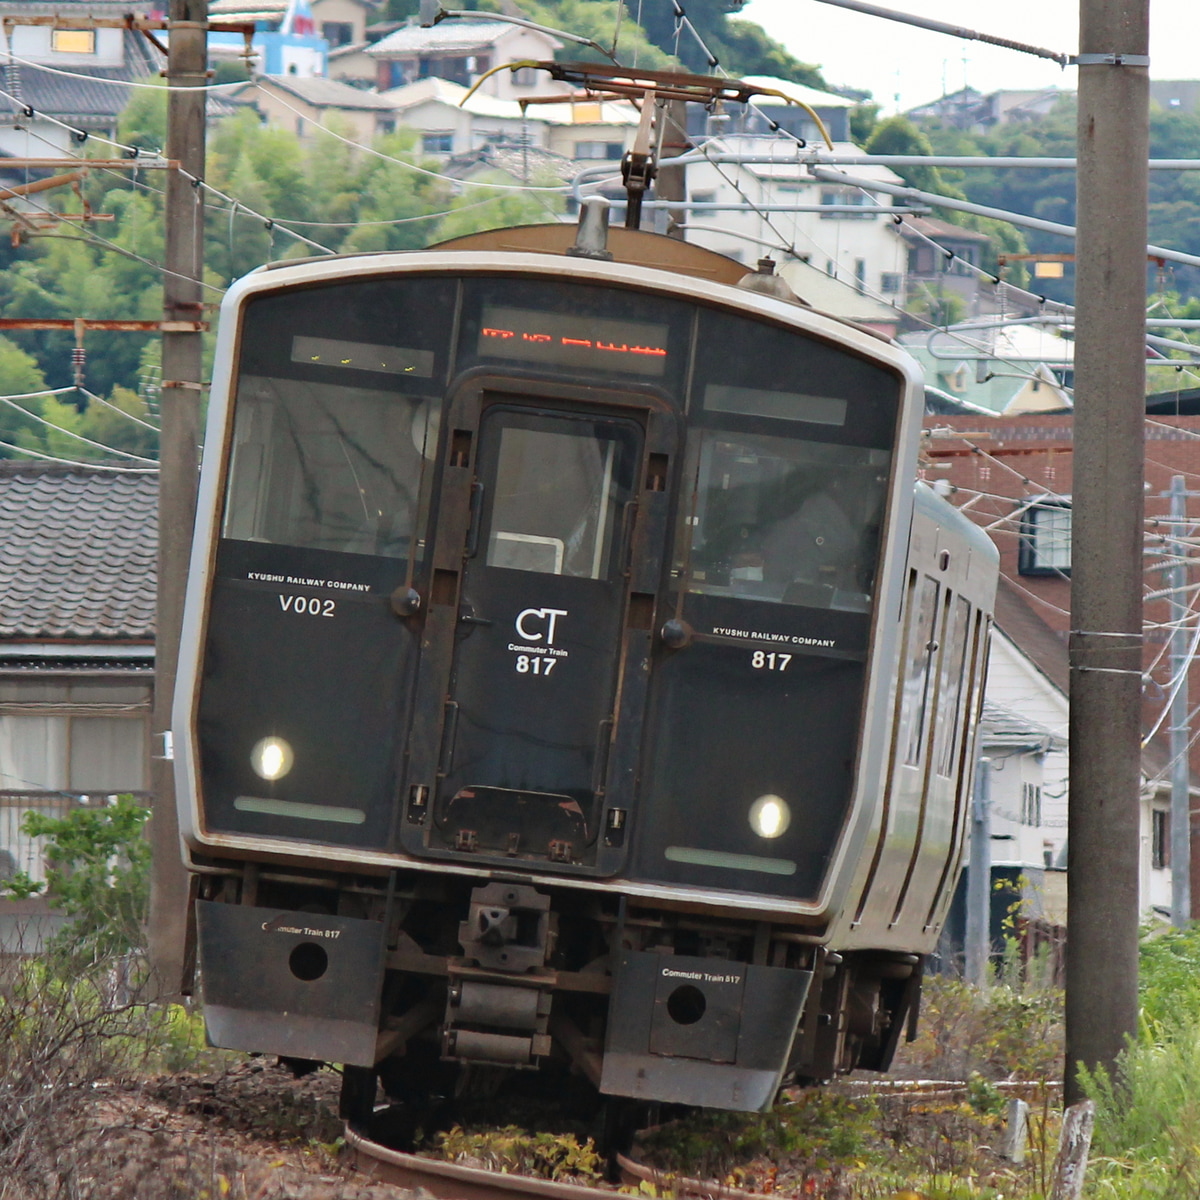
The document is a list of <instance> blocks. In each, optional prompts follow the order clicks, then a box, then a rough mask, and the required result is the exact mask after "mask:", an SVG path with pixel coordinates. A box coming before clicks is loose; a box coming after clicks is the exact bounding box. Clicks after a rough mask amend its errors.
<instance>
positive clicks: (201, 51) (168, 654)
mask: <svg viewBox="0 0 1200 1200" xmlns="http://www.w3.org/2000/svg"><path fill="white" fill-rule="evenodd" d="M168 29H169V31H170V47H169V53H168V56H167V83H168V87H169V89H170V90H169V92H168V98H167V157H168V158H171V159H175V160H177V161H178V163H179V166H180V170H178V171H171V172H169V173H168V175H167V189H166V210H165V220H166V253H165V257H166V267H167V271H168V272H169V274H167V275H166V276H165V277H164V283H163V310H164V312H163V315H164V319H165V320H167V321H199V320H200V318H201V316H202V309H201V307H200V301H201V287H200V283H199V280H200V279H201V278H202V277H203V269H204V208H203V204H202V200H203V195H202V193H201V192H200V190H199V189H198V188H196V187H195V186H194V185H193V184H192V182H191V179H189V178H188V176H191V177H192V178H194V179H203V178H204V117H205V111H204V110H205V101H206V98H207V93H206V92H204V91H202V90H199V89H201V88H202V87H203V86H204V85H205V84H207V83H208V0H171V4H170V23H169V25H168ZM185 171H186V172H187V174H186V175H185V174H183V172H185ZM202 336H203V335H202V334H200V333H199V332H187V333H164V334H163V349H162V375H163V383H162V396H161V401H160V403H161V420H162V433H161V435H160V440H159V462H160V471H159V485H158V617H157V627H156V634H155V650H154V746H155V756H154V759H153V771H152V777H151V785H152V787H153V789H154V812H153V815H152V818H151V821H150V841H151V846H152V848H153V866H152V873H151V886H150V957H151V962H152V964H153V967H154V971H155V976H156V985H157V989H158V992H159V994H160V995H161V996H162V997H164V998H165V997H168V996H172V995H175V994H177V993H178V991H179V988H180V982H181V979H182V969H183V950H184V937H185V933H186V929H187V886H188V884H187V873H186V872H185V871H184V868H183V860H182V857H181V855H180V852H179V822H178V819H177V817H176V814H175V780H174V776H173V774H172V771H173V768H174V764H173V763H172V762H171V761H170V760H169V758H168V757H167V755H169V753H170V750H169V748H168V747H169V738H167V737H164V735H165V734H166V733H167V732H168V731H169V730H170V729H171V703H172V699H173V694H174V691H175V671H176V666H177V664H178V662H179V629H180V625H181V623H182V618H183V596H184V583H185V581H186V579H187V568H188V554H189V552H190V549H191V541H192V526H193V523H194V521H195V516H196V475H197V470H198V468H199V457H198V455H199V451H198V447H199V444H200V393H201V376H202V370H203V367H202Z"/></svg>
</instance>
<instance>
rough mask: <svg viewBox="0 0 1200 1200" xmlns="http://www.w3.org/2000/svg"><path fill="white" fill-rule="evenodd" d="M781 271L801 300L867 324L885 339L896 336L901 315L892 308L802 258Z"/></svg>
mask: <svg viewBox="0 0 1200 1200" xmlns="http://www.w3.org/2000/svg"><path fill="white" fill-rule="evenodd" d="M777 271H778V274H779V275H780V276H781V277H782V278H783V279H784V280H785V281H786V283H787V285H788V286H789V287H790V288H791V289H792V291H793V292H795V293H796V295H797V296H799V297H800V299H801V300H803V301H805V302H806V303H808V304H811V305H812V306H813V308H815V309H817V310H819V311H820V312H823V313H830V314H832V315H833V316H835V317H842V318H844V319H845V320H847V321H854V322H855V324H858V325H865V326H866V327H867V328H868V329H874V330H875V332H876V333H882V334H883V335H884V337H889V338H891V337H895V336H896V332H897V330H898V328H899V324H900V314H899V313H898V312H897V311H896V309H895V308H894V307H893V306H892V305H890V304H885V303H884V302H883V301H882V300H879V299H876V298H875V297H874V296H870V295H867V293H866V292H864V291H862V290H861V289H859V288H856V287H854V286H853V285H852V284H850V283H847V282H846V281H845V280H842V279H836V278H834V276H832V275H829V274H827V273H826V272H824V271H822V270H820V269H819V268H817V267H814V266H813V265H812V263H809V262H804V261H803V260H801V259H798V258H785V259H784V260H783V261H782V262H780V263H779V266H778V268H777Z"/></svg>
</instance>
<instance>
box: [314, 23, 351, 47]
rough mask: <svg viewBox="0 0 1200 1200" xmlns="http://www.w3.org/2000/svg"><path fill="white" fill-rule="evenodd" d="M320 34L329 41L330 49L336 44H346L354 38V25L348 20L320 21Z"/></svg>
mask: <svg viewBox="0 0 1200 1200" xmlns="http://www.w3.org/2000/svg"><path fill="white" fill-rule="evenodd" d="M321 36H322V37H323V38H324V39H325V40H326V41H327V42H328V43H329V47H330V49H331V50H332V49H334V48H336V47H337V46H348V45H350V43H351V42H352V41H353V40H354V26H353V25H351V24H350V22H349V21H322V22H321Z"/></svg>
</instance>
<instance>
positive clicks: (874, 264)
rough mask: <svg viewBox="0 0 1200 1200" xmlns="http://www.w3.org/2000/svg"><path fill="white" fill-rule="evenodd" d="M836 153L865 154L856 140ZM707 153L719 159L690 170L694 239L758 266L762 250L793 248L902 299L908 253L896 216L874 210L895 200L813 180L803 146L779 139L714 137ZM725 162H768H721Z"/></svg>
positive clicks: (882, 175)
mask: <svg viewBox="0 0 1200 1200" xmlns="http://www.w3.org/2000/svg"><path fill="white" fill-rule="evenodd" d="M834 149H835V151H837V152H840V153H844V154H857V153H860V151H859V149H858V147H857V146H854V145H853V144H852V143H849V142H845V143H839V142H835V143H834ZM704 153H705V155H706V156H707V157H708V158H712V159H717V160H718V161H715V162H693V163H692V164H691V165H690V166H689V167H688V168H687V191H688V199H689V201H691V202H692V204H693V205H697V206H699V207H695V208H693V209H692V210H691V211H690V213H689V215H688V218H687V223H688V226H689V228H688V230H687V239H688V241H690V242H695V243H697V244H698V245H701V246H706V247H707V248H708V249H710V250H717V251H719V252H720V253H722V254H727V255H729V256H730V257H731V258H736V259H739V260H740V261H742V262H754V261H755V260H756V259H758V258H759V257H761V255H762V254H763V252H764V251H763V247H779V246H781V245H782V246H790V247H794V253H795V256H796V257H797V258H799V259H801V260H802V261H804V262H807V263H809V264H811V265H812V266H814V267H816V268H817V269H818V270H820V271H824V272H825V273H826V274H827V275H831V276H832V277H833V278H835V279H840V280H842V281H843V282H845V283H849V284H850V285H851V286H852V287H855V288H857V289H858V290H860V291H865V292H868V293H870V294H873V295H880V294H882V295H884V296H895V297H896V299H897V300H900V298H901V297H902V295H903V287H904V272H905V269H906V266H907V259H908V252H907V248H906V246H905V244H904V241H903V239H902V238H900V237H899V236H898V234H897V233H896V226H895V224H894V222H893V221H892V219H891V217H890V216H887V215H886V214H882V213H875V212H872V211H871V208H872V207H878V206H879V205H890V203H891V201H890V197H888V196H885V195H884V194H882V193H868V192H865V191H863V190H862V189H860V188H848V187H842V186H839V185H835V184H829V183H822V182H820V181H818V180H816V179H814V178H813V177H812V176H811V175H810V174H809V173H808V169H807V168H806V166H805V165H804V163H803V162H802V161H801V155H800V153H799V151H798V147H797V145H796V143H795V142H793V141H790V140H785V139H783V138H780V137H776V136H766V137H759V136H723V137H714V138H712V139H710V140H709V141H707V142H706V143H705V144H704ZM726 157H728V158H738V159H742V158H745V159H759V160H762V159H766V160H767V161H765V162H763V161H758V162H752V161H747V162H746V163H745V164H744V165H738V164H737V163H730V162H722V161H719V160H720V159H724V158H726ZM855 174H856V176H859V177H863V178H868V179H873V180H874V179H878V180H879V181H880V182H883V183H893V184H894V183H900V182H901V180H900V177H899V176H898V175H897V174H896V173H895V172H894V171H891V170H890V169H888V168H887V167H878V166H869V167H861V168H859V167H856V168H855ZM706 206H714V207H706ZM737 206H740V207H737Z"/></svg>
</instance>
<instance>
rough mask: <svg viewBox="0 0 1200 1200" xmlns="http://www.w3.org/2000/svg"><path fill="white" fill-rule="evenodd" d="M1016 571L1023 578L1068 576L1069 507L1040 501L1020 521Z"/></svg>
mask: <svg viewBox="0 0 1200 1200" xmlns="http://www.w3.org/2000/svg"><path fill="white" fill-rule="evenodd" d="M1017 570H1018V571H1020V573H1021V574H1022V575H1069V574H1070V573H1071V504H1070V501H1068V500H1039V501H1037V502H1035V503H1033V504H1031V505H1030V506H1029V507H1028V508H1027V509H1026V510H1025V512H1024V513H1023V514H1022V517H1021V541H1020V546H1019V549H1018V554H1017Z"/></svg>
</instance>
